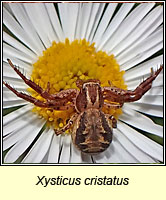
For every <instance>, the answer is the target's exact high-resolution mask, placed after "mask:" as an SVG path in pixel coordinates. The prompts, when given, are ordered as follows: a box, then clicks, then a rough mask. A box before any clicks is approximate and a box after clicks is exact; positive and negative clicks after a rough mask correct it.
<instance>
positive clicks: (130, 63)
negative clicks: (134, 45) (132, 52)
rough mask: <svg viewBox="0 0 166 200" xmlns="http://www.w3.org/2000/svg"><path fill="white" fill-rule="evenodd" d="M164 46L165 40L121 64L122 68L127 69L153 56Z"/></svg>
mask: <svg viewBox="0 0 166 200" xmlns="http://www.w3.org/2000/svg"><path fill="white" fill-rule="evenodd" d="M142 47H143V44H142ZM142 47H141V48H142ZM162 48H163V42H160V43H158V44H156V45H155V46H153V47H152V48H150V49H148V50H146V51H143V52H141V53H139V54H137V55H136V56H135V57H133V58H132V59H131V60H129V61H127V62H126V63H124V64H123V65H121V69H122V70H127V69H129V68H131V67H133V66H135V65H137V64H139V63H140V62H142V61H144V60H146V59H147V58H149V57H150V56H152V55H153V54H155V53H156V52H158V51H159V50H161V49H162Z"/></svg>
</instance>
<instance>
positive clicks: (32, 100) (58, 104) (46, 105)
mask: <svg viewBox="0 0 166 200" xmlns="http://www.w3.org/2000/svg"><path fill="white" fill-rule="evenodd" d="M3 84H4V85H5V86H6V87H7V88H8V89H9V90H11V91H12V92H13V93H14V94H16V95H17V96H18V97H20V98H22V99H24V100H26V101H28V102H30V103H33V104H34V105H35V106H38V107H44V108H52V109H54V110H68V109H69V108H71V107H72V108H74V103H70V104H67V105H63V104H62V103H61V102H60V101H47V102H43V101H40V100H38V99H36V98H34V97H32V96H30V95H27V94H25V93H22V92H18V91H17V90H15V89H14V88H13V87H11V86H10V85H9V84H8V83H6V82H4V81H3Z"/></svg>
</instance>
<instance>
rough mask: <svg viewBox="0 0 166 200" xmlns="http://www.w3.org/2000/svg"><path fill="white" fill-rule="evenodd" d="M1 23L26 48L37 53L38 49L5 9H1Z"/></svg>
mask: <svg viewBox="0 0 166 200" xmlns="http://www.w3.org/2000/svg"><path fill="white" fill-rule="evenodd" d="M3 22H4V24H5V26H6V27H7V28H8V29H9V30H10V31H11V32H12V33H13V34H14V35H15V36H17V38H19V40H20V41H22V42H23V43H24V44H25V45H26V46H28V47H29V48H30V49H31V50H33V51H34V52H35V53H38V49H37V47H36V46H35V43H34V41H32V39H31V38H30V37H29V35H28V33H27V32H26V31H25V30H24V29H22V27H21V26H20V25H19V23H18V22H17V21H16V20H15V18H14V17H13V16H12V15H11V14H10V13H9V12H8V11H7V10H6V9H5V8H3Z"/></svg>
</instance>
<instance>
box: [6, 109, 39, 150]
mask: <svg viewBox="0 0 166 200" xmlns="http://www.w3.org/2000/svg"><path fill="white" fill-rule="evenodd" d="M29 117H30V118H29ZM25 120H26V121H25ZM38 120H39V119H38V117H36V116H35V115H32V114H31V113H27V114H25V116H23V120H21V119H20V118H19V119H18V120H14V123H10V124H9V125H8V126H7V127H6V128H4V129H5V130H4V132H5V134H6V133H7V134H8V135H7V136H6V137H5V138H4V139H3V149H4V150H6V149H8V148H9V147H11V146H12V145H14V144H16V143H17V142H19V141H20V140H22V139H23V138H25V137H26V135H27V134H29V131H33V129H34V123H37V121H38ZM10 127H11V129H9V128H10ZM12 128H13V129H12ZM23 131H24V132H23Z"/></svg>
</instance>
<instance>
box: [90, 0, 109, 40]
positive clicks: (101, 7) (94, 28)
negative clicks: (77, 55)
mask: <svg viewBox="0 0 166 200" xmlns="http://www.w3.org/2000/svg"><path fill="white" fill-rule="evenodd" d="M96 4H98V3H95V5H96ZM96 6H97V5H96ZM104 7H105V3H99V8H98V10H97V13H96V16H95V21H94V24H93V27H92V29H91V34H90V37H89V41H91V42H92V39H93V37H94V34H95V31H96V28H97V26H98V24H99V20H100V19H101V16H102V14H103V10H104ZM93 8H94V4H93V7H92V9H93ZM94 42H95V41H94Z"/></svg>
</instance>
